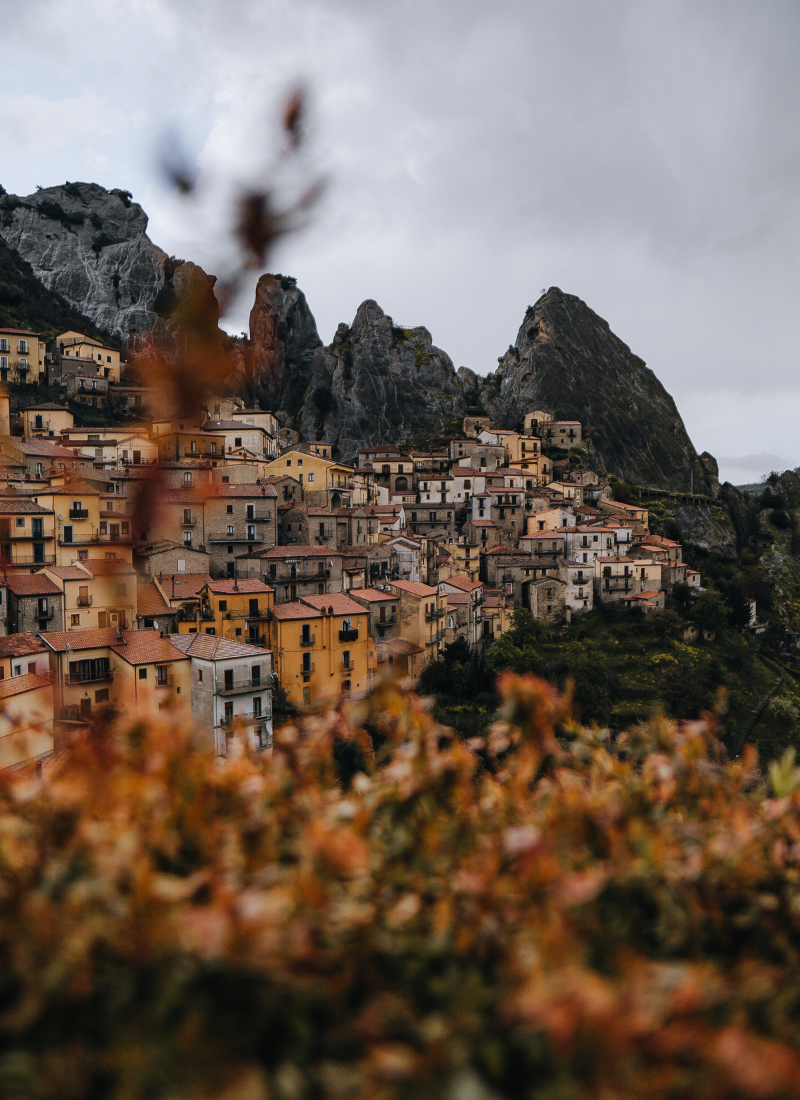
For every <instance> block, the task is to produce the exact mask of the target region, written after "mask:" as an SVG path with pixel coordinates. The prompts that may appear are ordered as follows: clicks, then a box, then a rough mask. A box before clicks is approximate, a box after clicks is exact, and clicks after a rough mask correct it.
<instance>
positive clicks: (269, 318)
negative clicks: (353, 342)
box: [244, 275, 322, 417]
mask: <svg viewBox="0 0 800 1100" xmlns="http://www.w3.org/2000/svg"><path fill="white" fill-rule="evenodd" d="M321 345H322V341H321V340H320V338H319V334H318V332H317V325H316V322H315V321H314V316H313V314H312V313H311V310H310V309H309V308H308V303H307V302H306V297H305V295H304V294H303V292H302V291H301V290H299V289H298V287H297V281H296V280H295V279H292V278H290V277H288V276H285V275H262V276H261V278H260V279H259V280H258V286H257V287H256V297H255V302H254V304H253V308H252V310H251V311H250V342H249V346H248V348H247V350H246V353H245V356H244V365H245V375H246V376H245V379H244V388H245V389H246V390H248V391H249V394H248V396H249V397H252V398H253V399H254V400H256V401H258V402H259V404H260V405H261V407H262V408H264V409H272V410H273V411H274V412H276V413H277V412H281V411H283V412H286V413H288V414H289V415H290V416H292V417H294V416H295V415H296V414H297V412H298V411H299V409H300V406H301V405H302V403H303V399H304V397H305V394H306V390H307V389H308V384H309V382H310V381H311V374H312V370H313V364H314V354H315V352H316V350H317V348H319V347H321Z"/></svg>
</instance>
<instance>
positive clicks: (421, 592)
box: [388, 581, 438, 596]
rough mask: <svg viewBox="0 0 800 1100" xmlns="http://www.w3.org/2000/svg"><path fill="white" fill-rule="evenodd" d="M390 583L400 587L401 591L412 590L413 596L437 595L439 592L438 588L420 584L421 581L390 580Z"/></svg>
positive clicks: (394, 586) (393, 586)
mask: <svg viewBox="0 0 800 1100" xmlns="http://www.w3.org/2000/svg"><path fill="white" fill-rule="evenodd" d="M388 583H389V584H390V585H391V586H392V588H399V589H400V591H401V592H410V593H411V595H412V596H435V595H437V593H438V590H437V589H436V588H431V587H430V586H429V585H427V584H420V582H419V581H389V582H388Z"/></svg>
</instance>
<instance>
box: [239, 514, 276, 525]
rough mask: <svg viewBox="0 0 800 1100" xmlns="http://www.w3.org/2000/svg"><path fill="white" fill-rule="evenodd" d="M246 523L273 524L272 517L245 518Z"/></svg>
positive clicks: (267, 515)
mask: <svg viewBox="0 0 800 1100" xmlns="http://www.w3.org/2000/svg"><path fill="white" fill-rule="evenodd" d="M244 521H245V523H272V515H271V514H265V515H261V516H245V518H244Z"/></svg>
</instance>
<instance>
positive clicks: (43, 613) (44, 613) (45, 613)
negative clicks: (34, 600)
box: [36, 607, 56, 619]
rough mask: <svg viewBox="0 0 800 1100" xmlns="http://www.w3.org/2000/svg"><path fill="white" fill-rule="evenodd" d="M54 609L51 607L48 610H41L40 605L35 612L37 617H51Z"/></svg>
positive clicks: (53, 616)
mask: <svg viewBox="0 0 800 1100" xmlns="http://www.w3.org/2000/svg"><path fill="white" fill-rule="evenodd" d="M55 614H56V613H55V609H54V608H51V609H50V610H49V611H42V609H41V607H40V608H39V609H38V610H37V612H36V618H37V619H53V618H55Z"/></svg>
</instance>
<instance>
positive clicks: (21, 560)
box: [0, 554, 56, 565]
mask: <svg viewBox="0 0 800 1100" xmlns="http://www.w3.org/2000/svg"><path fill="white" fill-rule="evenodd" d="M55 562H56V557H55V554H43V555H41V557H37V556H36V555H35V554H34V555H33V557H31V556H30V555H27V554H26V555H20V556H18V557H15V558H14V560H13V561H0V565H55Z"/></svg>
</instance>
